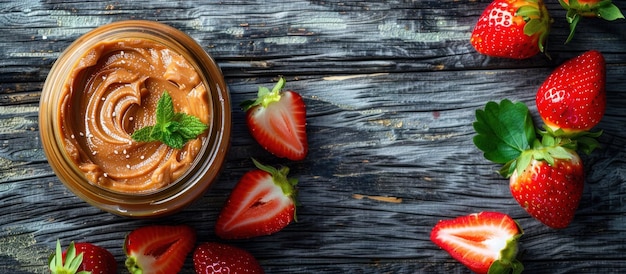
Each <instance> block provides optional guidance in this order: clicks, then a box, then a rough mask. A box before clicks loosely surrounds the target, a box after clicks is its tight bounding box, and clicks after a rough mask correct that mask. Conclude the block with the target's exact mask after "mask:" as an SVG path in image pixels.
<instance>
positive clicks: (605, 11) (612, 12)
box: [598, 3, 624, 21]
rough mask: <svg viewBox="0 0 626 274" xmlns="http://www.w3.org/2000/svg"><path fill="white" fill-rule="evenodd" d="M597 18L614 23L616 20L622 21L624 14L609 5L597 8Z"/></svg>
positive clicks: (612, 5)
mask: <svg viewBox="0 0 626 274" xmlns="http://www.w3.org/2000/svg"><path fill="white" fill-rule="evenodd" d="M598 16H600V18H602V19H604V20H608V21H614V20H617V19H623V18H624V14H622V12H621V11H620V10H619V8H618V7H617V6H616V5H615V4H613V3H611V4H608V5H604V6H601V7H600V8H598Z"/></svg>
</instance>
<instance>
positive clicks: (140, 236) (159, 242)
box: [124, 225, 196, 274]
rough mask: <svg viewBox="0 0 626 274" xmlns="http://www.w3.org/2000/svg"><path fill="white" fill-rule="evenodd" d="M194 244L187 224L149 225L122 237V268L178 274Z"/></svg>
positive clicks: (131, 271) (193, 237)
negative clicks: (123, 263)
mask: <svg viewBox="0 0 626 274" xmlns="http://www.w3.org/2000/svg"><path fill="white" fill-rule="evenodd" d="M195 244H196V232H195V231H194V230H193V229H192V228H191V227H189V226H187V225H176V226H163V225H151V226H144V227H140V228H137V229H135V230H133V231H132V232H131V233H129V234H128V235H127V236H126V240H125V241H124V250H125V251H126V256H127V259H126V267H127V268H128V271H129V272H130V273H132V274H135V273H151V274H153V273H154V274H158V273H160V274H170V273H178V272H179V271H180V270H181V268H182V266H183V264H184V263H185V258H186V257H187V255H188V254H189V253H190V252H191V251H192V250H193V248H194V246H195Z"/></svg>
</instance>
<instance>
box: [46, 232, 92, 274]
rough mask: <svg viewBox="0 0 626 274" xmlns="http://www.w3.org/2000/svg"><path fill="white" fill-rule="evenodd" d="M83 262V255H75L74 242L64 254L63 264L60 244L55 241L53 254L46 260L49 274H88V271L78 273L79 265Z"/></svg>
mask: <svg viewBox="0 0 626 274" xmlns="http://www.w3.org/2000/svg"><path fill="white" fill-rule="evenodd" d="M82 262H83V253H82V252H81V253H78V254H76V248H75V247H74V242H70V245H69V246H68V248H67V250H66V253H65V262H63V249H62V248H61V242H60V241H59V240H57V244H56V249H55V253H54V254H52V255H51V256H50V258H49V260H48V263H49V267H50V272H51V273H54V274H89V273H91V272H89V271H80V272H77V271H78V268H79V267H80V264H81V263H82Z"/></svg>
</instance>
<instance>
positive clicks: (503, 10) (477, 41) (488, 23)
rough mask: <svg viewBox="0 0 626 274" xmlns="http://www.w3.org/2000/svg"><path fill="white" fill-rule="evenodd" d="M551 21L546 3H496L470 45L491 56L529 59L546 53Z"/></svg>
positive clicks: (534, 0)
mask: <svg viewBox="0 0 626 274" xmlns="http://www.w3.org/2000/svg"><path fill="white" fill-rule="evenodd" d="M551 20H552V19H551V18H550V15H549V14H548V9H547V8H546V6H545V4H544V3H543V1H542V0H494V1H493V2H491V4H490V5H489V6H487V8H486V9H485V10H484V11H483V13H482V15H481V16H480V18H479V19H478V22H477V23H476V26H475V27H474V30H473V31H472V36H471V38H470V43H471V44H472V46H474V48H475V49H476V50H477V51H478V52H480V53H482V54H485V55H488V56H493V57H501V58H513V59H524V58H529V57H532V56H534V55H536V54H537V53H539V52H544V48H545V43H546V40H547V37H548V34H549V32H550V24H551Z"/></svg>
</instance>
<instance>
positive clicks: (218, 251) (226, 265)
mask: <svg viewBox="0 0 626 274" xmlns="http://www.w3.org/2000/svg"><path fill="white" fill-rule="evenodd" d="M193 266H194V269H195V271H196V273H197V274H214V273H224V274H226V273H248V274H263V273H265V272H264V271H263V268H262V267H261V265H260V264H259V262H258V261H257V260H256V258H254V256H252V254H250V253H249V252H248V251H246V250H243V249H241V248H238V247H235V246H232V245H227V244H221V243H214V242H209V243H202V244H200V245H198V246H197V247H196V249H195V250H194V252H193Z"/></svg>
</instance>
